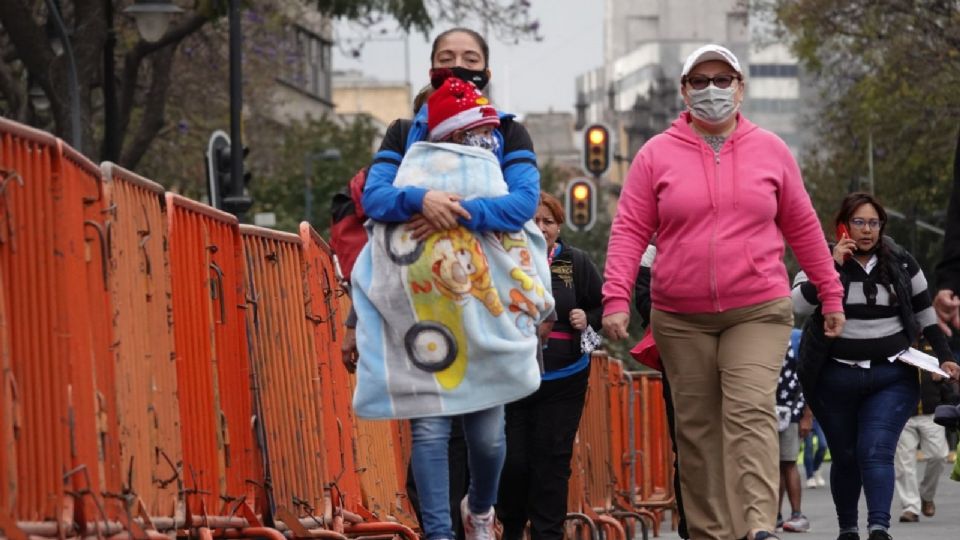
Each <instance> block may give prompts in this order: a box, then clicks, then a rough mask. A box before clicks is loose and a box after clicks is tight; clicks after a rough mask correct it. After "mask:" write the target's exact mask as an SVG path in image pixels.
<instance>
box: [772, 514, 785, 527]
mask: <svg viewBox="0 0 960 540" xmlns="http://www.w3.org/2000/svg"><path fill="white" fill-rule="evenodd" d="M780 527H783V516H781V515H780V514H777V524H776V526H775V527H774V529H779V528H780Z"/></svg>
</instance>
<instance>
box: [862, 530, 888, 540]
mask: <svg viewBox="0 0 960 540" xmlns="http://www.w3.org/2000/svg"><path fill="white" fill-rule="evenodd" d="M867 540H893V537H892V536H890V533H888V532H887V531H883V530H880V529H875V530H873V531H870V536H869V537H867Z"/></svg>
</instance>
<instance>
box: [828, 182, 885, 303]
mask: <svg viewBox="0 0 960 540" xmlns="http://www.w3.org/2000/svg"><path fill="white" fill-rule="evenodd" d="M865 204H869V205H871V206H873V208H874V210H876V211H877V216H878V217H879V218H880V230H879V231H877V251H876V253H877V259H878V260H877V277H878V281H879V282H880V283H882V284H884V285H887V286H888V287H887V288H888V289H889V290H890V292H891V293H892V294H894V296H896V293H895V292H894V290H893V288H892V287H891V285H892V283H893V281H892V276H891V275H890V269H889V264H888V263H890V262H892V261H891V257H892V256H893V255H892V254H891V253H890V248H888V247H887V245H886V242H884V240H883V237H884V236H883V233H884V231H885V230H886V228H887V211H886V210H884V208H883V205H882V204H880V201H879V200H878V199H877V198H876V197H874V196H873V195H871V194H869V193H866V192H863V191H855V192H853V193H851V194H849V195H847V196H846V197H844V198H843V201H841V202H840V210H838V211H837V215H836V217H835V218H834V223H833V224H834V227H836V226H839V225H840V224H841V223H842V224H844V225H849V223H850V219H851V218H852V217H853V214H854V212H856V211H857V209H858V208H860V207H861V206H863V205H865ZM838 240H839V239H838Z"/></svg>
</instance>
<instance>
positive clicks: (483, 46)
mask: <svg viewBox="0 0 960 540" xmlns="http://www.w3.org/2000/svg"><path fill="white" fill-rule="evenodd" d="M458 32H460V33H464V34H467V35H468V36H470V37H472V38H473V40H474V41H476V42H477V45H479V46H480V50H481V51H482V52H483V67H484V68H486V67H487V66H489V65H490V46H489V45H487V40H485V39H483V36H481V35H480V33H479V32H477V31H476V30H471V29H469V28H464V27H462V26H457V27H455V28H451V29H449V30H444V31H443V32H441V33H440V35H438V36H437V37H435V38H433V46H432V47H430V65H431V66H433V57H434V56H436V55H437V47H438V46H439V45H440V40H441V39H443V38H445V37H447V36H449V35H450V34H456V33H458Z"/></svg>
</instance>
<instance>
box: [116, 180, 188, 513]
mask: <svg viewBox="0 0 960 540" xmlns="http://www.w3.org/2000/svg"><path fill="white" fill-rule="evenodd" d="M101 171H102V175H103V178H104V180H105V183H104V199H105V201H106V203H107V208H108V209H109V211H108V212H107V215H108V216H109V219H110V226H109V229H108V230H109V235H108V239H109V245H110V254H109V262H110V265H109V276H108V277H109V280H108V281H109V288H110V298H111V304H112V308H113V314H112V316H111V318H110V320H111V321H112V327H113V335H114V342H113V353H114V354H113V363H114V372H115V373H114V376H115V379H116V384H115V385H114V388H113V394H112V396H113V397H114V398H115V400H116V403H117V423H116V427H117V431H118V433H119V437H118V443H119V453H120V464H121V471H122V477H123V481H124V487H125V489H127V490H128V491H129V492H130V493H131V494H132V495H134V496H135V497H137V498H138V499H139V500H140V501H142V504H143V509H144V511H145V512H147V513H148V514H149V515H150V516H153V517H161V516H163V517H173V516H174V513H175V508H176V503H177V500H178V493H177V484H178V482H179V481H180V480H182V478H180V476H179V473H178V471H179V469H178V463H180V462H181V461H182V459H183V456H182V453H181V450H180V404H179V400H178V397H177V369H176V359H175V357H174V349H173V320H172V318H171V316H170V310H171V309H172V306H171V298H170V294H171V292H170V264H169V258H168V252H167V216H166V210H165V205H164V190H163V187H162V186H160V185H159V184H156V183H154V182H151V181H150V180H147V179H146V178H143V177H140V176H138V175H136V174H134V173H132V172H130V171H127V170H125V169H122V168H120V167H118V166H116V165H113V164H111V163H104V164H103V165H102V166H101ZM134 504H139V503H137V502H134ZM133 510H136V509H134V508H131V511H133Z"/></svg>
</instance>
